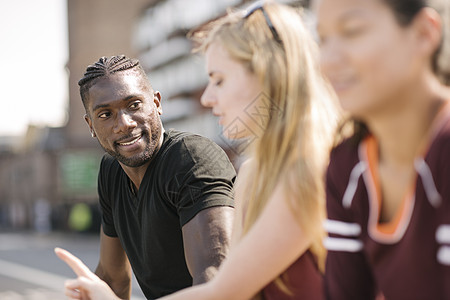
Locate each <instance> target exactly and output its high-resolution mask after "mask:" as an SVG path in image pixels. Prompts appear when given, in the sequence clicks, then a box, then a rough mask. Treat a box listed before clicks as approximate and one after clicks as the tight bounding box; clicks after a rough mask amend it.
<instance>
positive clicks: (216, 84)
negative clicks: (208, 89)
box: [214, 79, 222, 86]
mask: <svg viewBox="0 0 450 300" xmlns="http://www.w3.org/2000/svg"><path fill="white" fill-rule="evenodd" d="M214 85H215V86H221V85H222V79H221V80H217V81H216V83H215V84H214Z"/></svg>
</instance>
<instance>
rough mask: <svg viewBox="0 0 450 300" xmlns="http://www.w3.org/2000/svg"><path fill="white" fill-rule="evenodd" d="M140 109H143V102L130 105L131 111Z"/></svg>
mask: <svg viewBox="0 0 450 300" xmlns="http://www.w3.org/2000/svg"><path fill="white" fill-rule="evenodd" d="M139 107H141V102H140V101H137V102H133V103H131V104H130V108H131V109H138V108H139Z"/></svg>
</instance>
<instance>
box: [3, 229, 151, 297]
mask: <svg viewBox="0 0 450 300" xmlns="http://www.w3.org/2000/svg"><path fill="white" fill-rule="evenodd" d="M55 247H61V248H65V249H67V250H69V251H71V252H72V253H73V254H75V255H76V256H78V257H79V258H80V259H82V260H83V261H84V262H85V264H86V265H87V266H88V267H89V268H90V269H91V270H93V269H94V268H95V267H96V265H97V262H98V253H99V239H98V236H96V235H92V234H73V233H51V234H45V235H43V234H36V233H32V232H20V233H18V232H8V233H0V300H59V299H66V297H65V296H64V294H63V291H62V290H63V284H64V280H65V279H67V278H73V277H74V273H73V272H72V270H71V269H70V268H69V267H68V266H67V265H65V264H64V263H63V262H62V261H60V260H59V259H58V258H57V257H56V255H55V254H54V253H53V249H54V248H55ZM132 299H133V300H142V299H145V297H144V296H143V294H142V292H141V291H140V289H139V286H138V285H137V283H136V280H135V279H134V278H133V291H132Z"/></svg>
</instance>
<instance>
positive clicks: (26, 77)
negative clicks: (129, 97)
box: [0, 0, 69, 137]
mask: <svg viewBox="0 0 450 300" xmlns="http://www.w3.org/2000/svg"><path fill="white" fill-rule="evenodd" d="M67 60H68V37H67V12H66V0H0V66H1V68H0V137H1V136H5V135H6V136H17V135H23V134H24V133H25V132H26V129H27V127H28V125H29V124H32V125H37V126H51V127H58V126H63V125H64V123H65V121H66V114H67V107H68V97H69V96H68V81H67V80H68V73H67V71H66V70H65V65H66V63H67Z"/></svg>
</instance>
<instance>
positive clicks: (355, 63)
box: [315, 0, 423, 119]
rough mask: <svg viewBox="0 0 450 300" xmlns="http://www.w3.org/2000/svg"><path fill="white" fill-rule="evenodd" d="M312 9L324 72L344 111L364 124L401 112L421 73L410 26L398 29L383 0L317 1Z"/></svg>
mask: <svg viewBox="0 0 450 300" xmlns="http://www.w3.org/2000/svg"><path fill="white" fill-rule="evenodd" d="M315 9H316V13H317V19H318V24H317V25H318V27H317V30H318V34H319V37H320V46H321V66H322V70H323V72H324V73H325V75H326V76H327V77H328V79H329V80H330V82H331V84H332V85H333V87H334V89H335V90H336V92H337V95H338V96H339V100H340V102H341V105H342V107H343V108H344V109H345V110H347V111H349V112H350V113H351V114H353V115H354V116H356V117H360V118H363V119H364V118H365V117H367V116H373V115H376V114H379V113H383V112H385V111H386V109H388V110H391V111H392V109H394V110H395V108H399V107H401V105H403V104H404V103H402V101H403V100H402V99H404V98H406V97H405V92H406V91H408V89H410V88H411V87H412V86H413V84H414V82H415V80H417V76H419V75H420V72H421V68H422V69H423V63H420V59H419V58H418V56H417V53H416V52H417V47H418V44H417V43H418V39H417V32H415V30H414V26H404V27H401V26H400V25H399V24H398V23H397V20H396V19H395V16H394V13H393V11H392V10H391V9H390V7H389V6H387V5H386V4H385V3H384V2H383V1H381V0H317V1H316V6H315ZM405 101H406V100H405Z"/></svg>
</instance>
